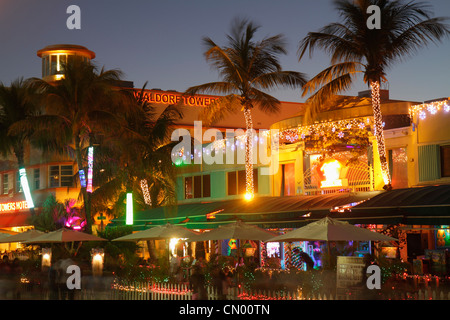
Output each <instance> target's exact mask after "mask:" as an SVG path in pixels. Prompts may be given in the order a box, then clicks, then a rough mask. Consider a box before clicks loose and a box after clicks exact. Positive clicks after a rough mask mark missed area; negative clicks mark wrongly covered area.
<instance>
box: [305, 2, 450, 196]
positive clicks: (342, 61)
mask: <svg viewBox="0 0 450 320" xmlns="http://www.w3.org/2000/svg"><path fill="white" fill-rule="evenodd" d="M334 5H335V7H336V10H337V11H338V12H339V15H340V17H341V19H342V22H337V23H330V24H328V25H326V26H325V27H323V28H322V29H320V30H319V31H318V32H310V33H308V35H307V36H306V37H305V38H304V39H303V40H302V41H301V42H300V45H299V51H298V54H299V60H301V59H302V57H303V56H304V54H305V52H306V51H307V50H308V49H309V54H310V56H311V55H312V53H313V51H314V49H315V48H320V49H323V50H324V51H325V52H326V53H328V54H330V56H331V66H330V67H328V68H326V69H325V70H323V71H322V72H320V73H319V74H317V75H316V76H315V77H314V78H312V79H311V80H310V81H309V82H308V83H307V85H306V86H305V87H304V94H303V96H306V95H307V94H310V93H313V94H312V95H311V96H310V97H309V99H308V102H309V105H310V110H309V111H310V113H311V114H312V115H314V114H317V113H318V112H320V110H321V108H322V106H323V105H324V104H325V102H326V101H327V99H328V98H331V97H332V96H333V95H335V94H337V93H339V92H342V91H345V90H347V89H349V88H350V86H351V85H352V83H353V81H354V78H355V76H356V75H357V74H360V73H362V74H363V75H364V82H366V83H367V84H368V85H369V86H370V88H371V91H372V108H373V115H374V135H375V137H376V141H377V144H378V151H379V156H380V162H381V170H382V176H383V180H384V183H385V186H384V188H385V189H387V190H390V189H391V188H392V187H391V178H390V174H389V167H388V162H387V158H386V147H385V141H384V134H383V125H382V114H381V107H380V84H381V81H386V71H387V69H388V68H389V67H391V66H392V65H393V64H394V63H396V62H398V61H399V60H401V59H404V58H406V57H408V56H411V55H412V54H413V53H415V52H416V51H417V50H418V49H421V48H422V47H426V46H427V45H428V44H429V43H437V42H440V41H442V40H443V38H444V37H445V36H448V34H449V32H450V31H449V28H448V25H446V24H445V23H444V21H445V20H446V19H447V18H443V17H438V18H432V17H431V13H430V10H429V6H428V5H427V4H425V3H423V2H413V1H408V2H405V1H403V0H394V1H388V0H335V1H334ZM372 5H376V6H378V8H379V9H380V15H379V18H380V22H381V28H380V29H376V28H369V27H368V20H369V18H370V17H371V16H372V13H371V12H372V11H370V10H369V13H368V12H367V11H368V10H367V9H368V7H369V6H372Z"/></svg>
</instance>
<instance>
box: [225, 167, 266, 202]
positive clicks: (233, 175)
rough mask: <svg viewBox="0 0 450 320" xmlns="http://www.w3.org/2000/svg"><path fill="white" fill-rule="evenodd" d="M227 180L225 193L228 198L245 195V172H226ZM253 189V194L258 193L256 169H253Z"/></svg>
mask: <svg viewBox="0 0 450 320" xmlns="http://www.w3.org/2000/svg"><path fill="white" fill-rule="evenodd" d="M227 178H228V179H227V193H228V195H229V196H232V195H237V194H245V189H246V188H245V187H246V175H245V170H240V171H231V172H228V173H227ZM253 188H254V192H255V193H258V169H253Z"/></svg>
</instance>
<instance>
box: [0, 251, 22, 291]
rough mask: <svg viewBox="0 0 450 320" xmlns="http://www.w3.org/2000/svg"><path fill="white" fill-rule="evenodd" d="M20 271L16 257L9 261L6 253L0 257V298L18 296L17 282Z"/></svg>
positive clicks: (18, 281)
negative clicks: (0, 258)
mask: <svg viewBox="0 0 450 320" xmlns="http://www.w3.org/2000/svg"><path fill="white" fill-rule="evenodd" d="M22 271H23V270H22V267H21V266H20V264H19V259H18V258H14V259H13V260H12V261H10V260H9V257H8V256H7V255H4V256H3V257H2V260H1V262H0V299H5V298H12V299H19V298H20V291H19V290H18V287H17V283H20V278H21V275H22Z"/></svg>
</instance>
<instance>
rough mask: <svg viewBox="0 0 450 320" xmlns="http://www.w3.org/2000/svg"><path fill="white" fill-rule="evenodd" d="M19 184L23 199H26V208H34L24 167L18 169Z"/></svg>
mask: <svg viewBox="0 0 450 320" xmlns="http://www.w3.org/2000/svg"><path fill="white" fill-rule="evenodd" d="M19 177H20V184H21V185H22V190H23V193H24V194H25V199H26V200H27V205H28V208H30V209H32V208H34V203H33V198H31V192H30V187H29V186H28V179H27V172H26V171H25V169H24V168H21V169H19Z"/></svg>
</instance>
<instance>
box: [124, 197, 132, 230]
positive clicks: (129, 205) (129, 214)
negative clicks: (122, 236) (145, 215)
mask: <svg viewBox="0 0 450 320" xmlns="http://www.w3.org/2000/svg"><path fill="white" fill-rule="evenodd" d="M125 220H126V221H125V223H126V224H127V225H132V224H133V193H131V192H128V193H127V212H126V219H125Z"/></svg>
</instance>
